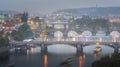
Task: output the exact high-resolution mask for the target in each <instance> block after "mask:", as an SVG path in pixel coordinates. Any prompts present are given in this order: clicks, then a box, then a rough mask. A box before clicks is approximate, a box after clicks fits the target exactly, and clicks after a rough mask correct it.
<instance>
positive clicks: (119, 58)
mask: <svg viewBox="0 0 120 67" xmlns="http://www.w3.org/2000/svg"><path fill="white" fill-rule="evenodd" d="M92 67H120V53H118V54H112V55H111V56H104V57H102V58H101V59H100V60H98V61H95V62H93V63H92Z"/></svg>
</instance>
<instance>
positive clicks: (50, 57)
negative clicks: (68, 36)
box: [10, 44, 114, 67]
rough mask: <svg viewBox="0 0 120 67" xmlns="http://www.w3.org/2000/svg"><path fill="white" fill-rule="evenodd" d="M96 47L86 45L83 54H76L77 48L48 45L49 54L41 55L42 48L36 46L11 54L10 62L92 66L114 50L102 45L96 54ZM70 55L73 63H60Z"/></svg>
mask: <svg viewBox="0 0 120 67" xmlns="http://www.w3.org/2000/svg"><path fill="white" fill-rule="evenodd" d="M95 47H96V46H95V45H94V46H86V47H84V48H83V51H84V55H83V56H76V48H75V47H72V46H69V45H64V44H55V45H51V46H48V54H46V55H41V51H40V50H41V48H40V47H36V48H31V50H29V51H27V54H15V55H11V56H10V62H12V63H14V64H15V67H91V64H92V62H93V61H95V60H99V59H100V58H101V57H102V56H104V55H111V54H112V53H113V52H114V50H113V48H111V47H107V46H101V47H102V52H100V53H99V54H94V48H95ZM70 57H71V58H72V60H73V62H72V64H71V65H69V66H61V65H60V63H61V62H63V61H64V60H66V59H67V58H70Z"/></svg>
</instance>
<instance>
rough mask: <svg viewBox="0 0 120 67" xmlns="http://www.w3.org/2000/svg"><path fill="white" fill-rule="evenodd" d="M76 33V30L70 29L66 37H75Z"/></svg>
mask: <svg viewBox="0 0 120 67" xmlns="http://www.w3.org/2000/svg"><path fill="white" fill-rule="evenodd" d="M77 35H78V33H77V32H76V31H72V30H71V31H69V32H68V34H67V36H68V37H75V36H77Z"/></svg>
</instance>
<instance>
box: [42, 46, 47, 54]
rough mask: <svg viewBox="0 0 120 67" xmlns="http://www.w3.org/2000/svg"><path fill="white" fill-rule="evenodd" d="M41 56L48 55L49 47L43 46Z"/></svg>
mask: <svg viewBox="0 0 120 67" xmlns="http://www.w3.org/2000/svg"><path fill="white" fill-rule="evenodd" d="M41 54H42V55H45V54H47V46H45V45H44V44H42V45H41Z"/></svg>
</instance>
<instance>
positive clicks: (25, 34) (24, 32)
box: [12, 23, 33, 41]
mask: <svg viewBox="0 0 120 67" xmlns="http://www.w3.org/2000/svg"><path fill="white" fill-rule="evenodd" d="M12 36H13V37H14V39H15V40H17V41H22V40H24V39H25V38H32V37H33V32H32V30H31V29H30V26H29V25H28V24H27V23H24V24H23V25H22V26H21V27H19V28H18V31H13V32H12Z"/></svg>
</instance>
